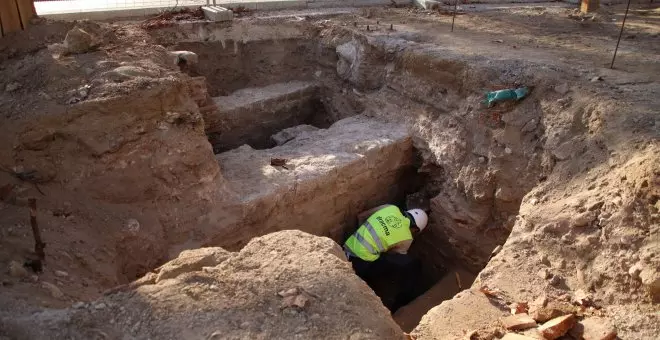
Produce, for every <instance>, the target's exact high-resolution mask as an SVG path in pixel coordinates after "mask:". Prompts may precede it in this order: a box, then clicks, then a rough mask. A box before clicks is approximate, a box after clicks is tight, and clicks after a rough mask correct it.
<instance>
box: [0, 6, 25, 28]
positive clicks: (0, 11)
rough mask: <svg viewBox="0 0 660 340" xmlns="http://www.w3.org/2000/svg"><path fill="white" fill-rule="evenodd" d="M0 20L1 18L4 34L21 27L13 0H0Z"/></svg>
mask: <svg viewBox="0 0 660 340" xmlns="http://www.w3.org/2000/svg"><path fill="white" fill-rule="evenodd" d="M0 20H2V32H3V33H4V34H5V35H6V34H7V33H9V32H14V31H20V30H21V29H22V27H21V17H20V15H19V14H18V7H16V2H15V1H14V0H0Z"/></svg>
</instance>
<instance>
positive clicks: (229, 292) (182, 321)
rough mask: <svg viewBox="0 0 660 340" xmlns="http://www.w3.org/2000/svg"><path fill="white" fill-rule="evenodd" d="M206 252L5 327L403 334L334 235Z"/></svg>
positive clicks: (71, 332) (68, 333) (60, 331)
mask: <svg viewBox="0 0 660 340" xmlns="http://www.w3.org/2000/svg"><path fill="white" fill-rule="evenodd" d="M198 251H199V252H198V253H195V252H196V251H187V252H185V253H183V254H182V255H181V257H182V258H177V259H175V260H173V261H171V262H169V263H167V264H165V265H164V266H163V267H161V268H167V270H168V272H169V273H173V274H171V275H168V276H167V277H169V278H168V279H163V280H158V283H155V284H153V283H152V282H155V281H156V275H154V274H151V276H149V275H148V276H147V277H145V278H144V279H142V285H141V286H139V287H137V288H134V289H131V290H128V291H126V292H121V293H116V294H114V295H110V296H106V297H104V298H102V299H100V300H97V301H95V302H92V303H89V304H79V305H76V306H75V307H72V308H70V309H66V310H60V311H52V310H50V311H49V310H46V311H44V312H41V313H37V314H34V315H32V316H30V317H27V318H24V319H19V320H17V321H15V322H14V323H12V324H4V325H3V327H4V328H5V329H7V330H9V333H8V335H9V336H10V337H11V338H12V339H52V338H56V339H63V338H71V339H95V338H106V339H122V338H123V339H128V338H130V339H182V338H183V339H292V338H300V339H402V338H403V333H402V332H401V330H400V329H399V327H398V326H397V325H396V323H394V321H393V320H392V318H391V317H390V315H389V312H388V310H387V309H385V307H383V305H382V304H381V303H380V300H379V299H378V297H377V296H376V295H375V294H374V293H373V292H372V291H371V290H370V289H369V288H368V287H367V286H366V284H365V283H364V282H362V281H361V280H360V279H358V277H357V276H355V275H354V274H353V272H352V269H351V268H350V265H349V263H348V262H346V260H345V257H344V255H343V253H342V252H341V250H340V248H339V246H338V245H337V244H336V243H334V242H333V241H332V240H330V239H328V238H324V237H317V236H312V235H310V234H306V233H303V232H301V231H295V230H287V231H281V232H277V233H273V234H269V235H266V236H263V237H259V238H255V239H254V240H252V241H251V242H250V243H249V244H248V245H247V246H245V248H243V249H242V250H241V251H240V252H236V253H231V254H228V256H225V253H224V251H222V249H220V248H206V249H199V250H198ZM204 265H209V266H208V267H204ZM175 267H176V268H175ZM161 270H162V269H161ZM76 307H78V308H76ZM0 324H2V322H0Z"/></svg>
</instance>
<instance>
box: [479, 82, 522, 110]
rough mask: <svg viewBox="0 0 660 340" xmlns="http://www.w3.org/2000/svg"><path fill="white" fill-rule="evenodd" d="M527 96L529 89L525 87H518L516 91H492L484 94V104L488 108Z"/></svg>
mask: <svg viewBox="0 0 660 340" xmlns="http://www.w3.org/2000/svg"><path fill="white" fill-rule="evenodd" d="M527 94H529V89H528V88H527V87H519V88H517V89H515V90H514V89H506V90H499V91H492V92H488V93H486V104H488V107H491V106H493V104H495V103H497V102H501V101H505V100H521V99H523V98H525V97H526V96H527Z"/></svg>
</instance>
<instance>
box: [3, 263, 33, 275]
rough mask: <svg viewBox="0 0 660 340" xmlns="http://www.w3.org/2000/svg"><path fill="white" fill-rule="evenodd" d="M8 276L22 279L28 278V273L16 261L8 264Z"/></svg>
mask: <svg viewBox="0 0 660 340" xmlns="http://www.w3.org/2000/svg"><path fill="white" fill-rule="evenodd" d="M8 272H9V275H10V276H12V277H17V278H24V277H28V276H29V275H30V273H29V272H28V271H27V269H25V267H23V265H22V264H20V263H19V262H17V261H11V262H10V263H9V270H8Z"/></svg>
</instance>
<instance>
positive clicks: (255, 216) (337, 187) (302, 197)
mask: <svg viewBox="0 0 660 340" xmlns="http://www.w3.org/2000/svg"><path fill="white" fill-rule="evenodd" d="M274 157H277V158H284V159H286V160H287V161H286V167H281V166H272V165H270V160H271V158H274ZM216 158H217V160H218V164H219V166H220V168H221V172H222V176H223V177H224V178H225V179H226V181H227V184H228V186H229V188H230V190H231V191H233V192H234V193H235V194H236V197H240V198H241V199H242V201H243V202H244V204H243V214H244V219H243V220H242V223H241V226H240V228H237V229H236V230H235V231H233V232H230V233H226V234H223V235H222V238H223V242H225V244H226V243H227V242H228V241H230V240H231V241H234V240H235V241H236V242H239V241H242V240H243V239H245V238H247V237H248V236H249V235H248V234H247V233H246V234H245V235H243V233H244V232H246V231H250V232H251V233H252V234H251V235H252V236H254V235H255V233H258V234H262V233H264V234H265V233H268V232H272V231H275V230H280V229H299V230H303V231H306V232H309V233H313V234H317V235H326V236H330V237H332V238H334V239H335V240H341V239H342V238H343V233H344V232H345V231H347V230H348V229H351V231H352V229H353V228H355V223H356V221H355V220H354V218H355V216H356V215H357V213H358V212H360V211H362V210H364V209H367V208H369V207H373V206H376V205H378V204H382V203H385V202H392V201H393V200H395V199H396V196H397V195H401V194H402V193H403V190H404V188H405V185H406V181H405V180H406V178H407V176H406V175H407V174H409V173H408V172H407V171H411V169H412V161H413V148H412V140H411V137H410V135H409V133H408V131H407V130H406V128H405V127H404V126H402V125H401V124H395V123H388V122H383V121H380V120H377V119H373V118H368V117H365V116H353V117H349V118H346V119H343V120H340V121H338V122H336V123H335V124H333V125H332V126H331V127H330V128H328V129H319V130H316V131H308V132H305V133H303V134H301V135H299V136H298V137H296V138H294V139H293V140H290V141H288V142H287V143H286V144H284V145H281V146H277V147H274V148H271V149H265V150H254V149H252V148H251V147H249V146H247V145H244V146H241V147H239V148H237V149H233V150H230V151H227V152H224V153H221V154H218V155H217V156H216ZM275 207H277V208H275ZM275 211H276V212H277V213H276V214H275V213H273V212H275ZM328 230H329V231H330V232H327V231H328Z"/></svg>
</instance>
